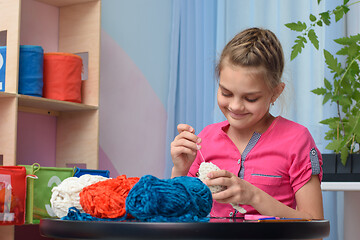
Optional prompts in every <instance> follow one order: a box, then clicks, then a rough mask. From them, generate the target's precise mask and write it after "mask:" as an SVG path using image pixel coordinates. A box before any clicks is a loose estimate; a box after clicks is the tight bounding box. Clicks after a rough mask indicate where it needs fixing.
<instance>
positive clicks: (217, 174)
mask: <svg viewBox="0 0 360 240" xmlns="http://www.w3.org/2000/svg"><path fill="white" fill-rule="evenodd" d="M232 176H233V173H231V172H229V171H226V170H219V171H212V172H209V173H208V174H207V177H208V178H210V179H215V178H221V177H226V178H231V177H232Z"/></svg>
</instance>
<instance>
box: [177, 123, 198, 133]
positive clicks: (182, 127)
mask: <svg viewBox="0 0 360 240" xmlns="http://www.w3.org/2000/svg"><path fill="white" fill-rule="evenodd" d="M177 130H178V132H179V133H182V132H184V131H188V132H191V133H195V129H194V128H193V127H191V126H190V125H188V124H183V123H180V124H179V125H178V126H177Z"/></svg>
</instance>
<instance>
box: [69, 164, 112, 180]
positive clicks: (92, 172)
mask: <svg viewBox="0 0 360 240" xmlns="http://www.w3.org/2000/svg"><path fill="white" fill-rule="evenodd" d="M85 174H90V175H98V176H102V177H107V178H108V177H110V171H109V170H98V169H85V168H78V167H75V173H74V177H81V176H82V175H85Z"/></svg>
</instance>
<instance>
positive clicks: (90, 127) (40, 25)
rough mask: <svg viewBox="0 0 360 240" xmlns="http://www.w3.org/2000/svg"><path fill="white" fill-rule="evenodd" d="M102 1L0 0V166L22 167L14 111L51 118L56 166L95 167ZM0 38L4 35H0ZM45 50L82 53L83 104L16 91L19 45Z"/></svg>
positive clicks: (5, 234)
mask: <svg viewBox="0 0 360 240" xmlns="http://www.w3.org/2000/svg"><path fill="white" fill-rule="evenodd" d="M100 16H101V0H0V32H3V33H4V32H5V35H6V46H7V53H6V54H7V56H6V73H5V74H6V77H5V91H4V92H0V119H1V120H0V133H1V134H0V154H1V155H3V164H4V165H17V164H22V163H21V161H20V162H19V159H17V152H18V151H21V149H19V148H21V147H23V146H19V144H18V142H19V141H18V140H19V139H17V137H18V136H19V134H20V136H21V133H19V132H18V115H19V114H18V113H19V112H30V113H31V114H43V115H47V116H51V117H56V134H54V137H56V146H55V149H56V157H55V166H57V167H66V166H67V165H68V164H70V165H76V164H81V165H82V166H83V165H84V164H86V166H87V168H90V169H97V168H98V155H99V154H98V151H99V150H98V149H99V85H100V82H99V81H100V63H99V62H100V18H101V17H100ZM2 35H4V34H2ZM20 45H39V46H42V47H43V49H44V52H54V51H57V52H68V53H75V54H77V53H87V56H88V59H87V60H88V62H87V65H88V69H87V73H88V78H87V79H86V80H84V81H83V82H82V103H72V102H65V101H58V100H52V99H46V98H39V97H32V96H27V95H21V94H19V93H18V71H19V46H20ZM0 236H1V239H2V240H12V239H14V227H13V226H0Z"/></svg>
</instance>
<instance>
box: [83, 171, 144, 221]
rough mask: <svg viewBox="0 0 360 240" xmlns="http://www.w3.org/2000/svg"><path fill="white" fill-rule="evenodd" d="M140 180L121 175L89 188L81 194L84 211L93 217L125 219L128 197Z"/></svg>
mask: <svg viewBox="0 0 360 240" xmlns="http://www.w3.org/2000/svg"><path fill="white" fill-rule="evenodd" d="M139 179H140V178H138V177H130V178H127V177H126V175H121V176H118V177H117V178H113V179H109V180H105V181H101V182H97V183H95V184H92V185H90V186H87V187H85V188H84V189H83V190H82V191H81V192H80V204H81V206H82V208H83V210H84V211H85V212H86V213H88V214H90V215H91V216H93V217H97V218H119V217H123V216H124V215H125V213H126V210H125V201H126V197H127V195H128V194H129V191H130V189H131V188H132V187H133V186H134V185H135V184H136V183H137V182H138V181H139Z"/></svg>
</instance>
